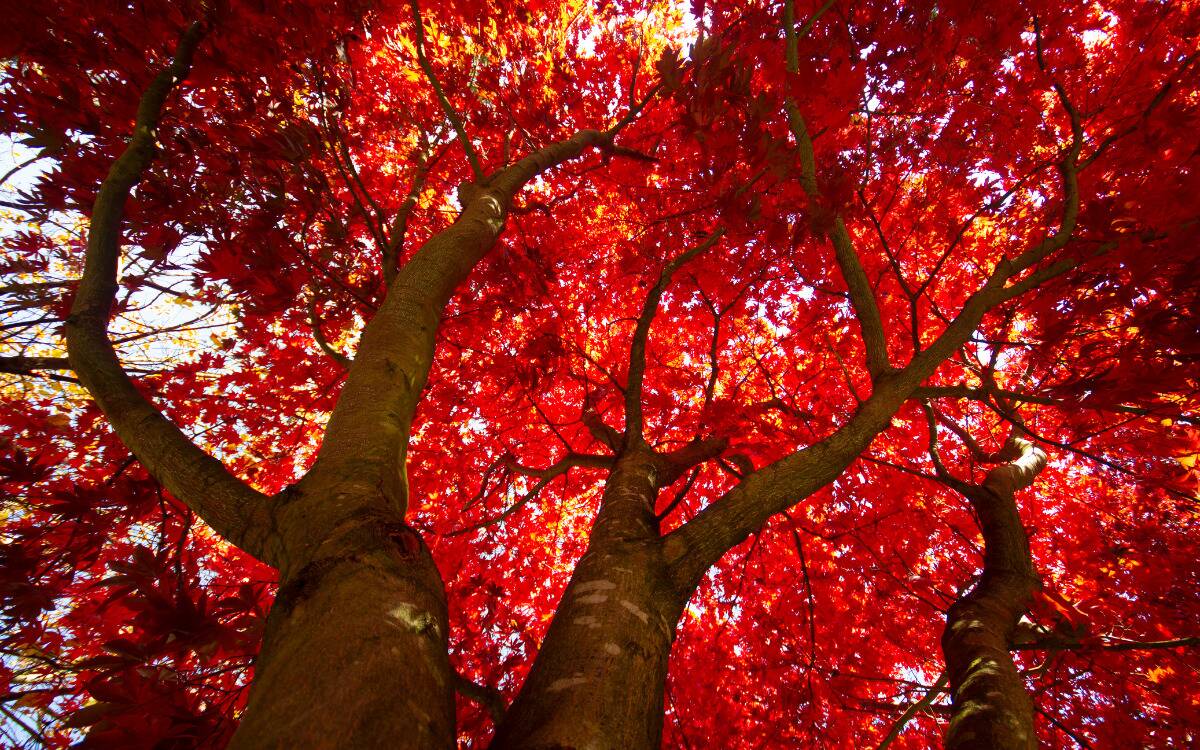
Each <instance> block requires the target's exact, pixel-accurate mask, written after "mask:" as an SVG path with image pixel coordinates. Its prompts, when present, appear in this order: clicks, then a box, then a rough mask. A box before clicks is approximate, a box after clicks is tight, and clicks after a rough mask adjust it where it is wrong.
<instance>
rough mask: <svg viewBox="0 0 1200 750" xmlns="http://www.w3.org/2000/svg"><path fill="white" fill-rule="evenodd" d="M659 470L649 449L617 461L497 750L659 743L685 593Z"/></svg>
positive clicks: (626, 749) (625, 748)
mask: <svg viewBox="0 0 1200 750" xmlns="http://www.w3.org/2000/svg"><path fill="white" fill-rule="evenodd" d="M660 477H661V465H660V464H659V463H658V462H656V460H655V458H654V457H653V456H651V455H649V454H648V453H647V452H633V453H630V454H629V455H627V456H625V457H623V458H622V459H621V460H620V462H619V463H618V465H617V468H616V469H615V470H614V472H613V474H612V476H611V477H610V478H609V481H608V484H607V486H606V487H605V493H604V500H603V504H602V506H601V510H600V514H599V515H598V516H597V519H596V525H595V529H594V531H593V534H592V538H591V542H590V544H589V545H588V550H587V552H586V553H585V554H584V556H583V557H582V558H581V559H580V561H579V564H578V565H577V566H576V568H575V572H574V574H573V576H572V577H571V582H570V583H569V584H568V585H567V590H566V592H565V593H564V594H563V598H562V601H561V602H560V604H559V606H558V609H557V611H556V612H555V615H554V620H553V622H551V624H550V630H549V632H548V633H547V634H546V639H545V641H544V642H543V643H542V646H541V650H540V651H539V653H538V657H537V660H536V661H535V662H534V666H533V669H532V671H531V672H530V673H529V677H528V678H527V679H526V681H525V684H524V685H523V686H522V688H521V692H520V694H519V695H518V696H517V699H516V700H515V701H514V702H513V705H512V707H511V708H510V709H509V711H508V713H507V715H506V716H505V719H504V721H503V722H502V724H501V725H500V727H499V728H498V729H497V733H496V738H495V740H494V741H493V743H492V748H493V749H494V750H510V749H515V748H521V749H522V750H538V749H544V750H550V749H551V748H556V749H560V750H562V749H565V748H581V749H582V748H588V749H589V750H591V749H593V748H594V749H596V750H601V749H603V748H613V750H617V749H618V748H619V749H621V750H637V749H639V748H642V749H646V750H649V749H651V748H655V749H656V748H658V747H659V745H660V744H661V741H662V719H663V691H664V686H665V684H666V675H667V663H668V658H669V656H670V652H671V643H672V641H673V640H674V633H675V624H676V622H677V621H678V619H679V615H680V613H681V612H682V609H683V605H684V604H685V603H686V601H687V599H686V597H680V595H679V593H678V592H677V591H676V590H675V589H674V588H673V587H672V585H671V583H670V580H669V576H668V575H667V574H666V568H665V565H664V563H663V557H662V544H661V540H660V539H659V535H658V523H657V521H656V520H655V518H654V500H655V499H656V498H657V494H658V482H659V480H660Z"/></svg>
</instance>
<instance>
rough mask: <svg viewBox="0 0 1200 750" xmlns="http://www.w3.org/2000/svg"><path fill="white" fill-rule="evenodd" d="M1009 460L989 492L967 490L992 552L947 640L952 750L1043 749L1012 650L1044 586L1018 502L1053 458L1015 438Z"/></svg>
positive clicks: (987, 485)
mask: <svg viewBox="0 0 1200 750" xmlns="http://www.w3.org/2000/svg"><path fill="white" fill-rule="evenodd" d="M1005 453H1006V457H1007V458H1009V459H1011V461H1010V462H1009V463H1006V464H1004V465H1002V466H999V467H997V468H995V469H992V470H991V471H990V472H988V475H987V478H986V479H985V480H984V482H983V484H982V485H980V486H974V485H967V486H964V487H962V488H961V489H962V490H963V491H964V492H965V493H966V494H967V497H968V499H969V500H970V501H971V505H972V507H973V508H974V509H975V515H976V517H977V518H978V520H979V527H980V530H981V531H982V533H983V538H984V544H985V548H984V568H983V575H982V577H981V579H980V582H979V584H978V585H977V586H976V587H975V588H974V589H972V590H971V591H970V592H968V593H967V594H965V595H963V596H962V597H960V598H959V600H958V601H957V602H955V603H954V605H953V606H951V608H950V611H949V613H948V614H947V616H946V629H945V631H944V633H943V634H942V652H943V653H944V654H945V657H946V669H947V670H948V671H949V673H950V687H951V691H952V696H953V704H954V713H953V717H952V719H951V721H950V728H949V730H948V732H947V734H946V747H947V748H948V750H967V749H968V748H970V749H971V750H1001V749H1002V748H1003V749H1004V750H1025V749H1029V750H1032V748H1035V747H1037V735H1036V733H1035V731H1034V726H1033V703H1032V701H1031V700H1030V698H1029V695H1028V693H1026V691H1025V684H1024V680H1023V679H1022V677H1021V675H1020V673H1019V672H1018V671H1017V667H1016V664H1014V663H1013V660H1012V654H1011V652H1010V650H1009V645H1010V643H1011V642H1012V635H1013V631H1014V630H1015V629H1016V627H1017V623H1018V621H1019V620H1020V619H1021V615H1023V614H1024V613H1025V611H1026V610H1027V609H1028V607H1029V604H1030V600H1031V598H1032V596H1033V593H1034V592H1035V591H1036V590H1037V587H1038V579H1037V575H1036V574H1035V573H1034V569H1033V560H1032V558H1031V556H1030V554H1029V542H1028V539H1027V537H1026V535H1025V529H1024V527H1023V526H1022V525H1021V517H1020V514H1019V513H1018V512H1017V503H1016V499H1015V496H1016V492H1017V490H1019V489H1022V488H1024V487H1027V486H1029V485H1030V484H1031V483H1032V482H1033V479H1034V477H1035V476H1037V474H1038V472H1040V471H1041V470H1042V468H1043V467H1044V466H1045V464H1046V455H1045V454H1044V453H1043V452H1042V451H1040V450H1038V449H1037V448H1035V447H1033V445H1032V444H1031V443H1029V442H1028V441H1025V440H1022V439H1020V438H1010V440H1009V441H1008V445H1007V446H1006V447H1005Z"/></svg>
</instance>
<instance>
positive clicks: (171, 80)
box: [66, 23, 270, 561]
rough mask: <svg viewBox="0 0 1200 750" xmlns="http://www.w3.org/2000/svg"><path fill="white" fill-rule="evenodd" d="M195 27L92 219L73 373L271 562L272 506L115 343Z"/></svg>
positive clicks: (234, 535) (129, 440) (207, 513)
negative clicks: (164, 118)
mask: <svg viewBox="0 0 1200 750" xmlns="http://www.w3.org/2000/svg"><path fill="white" fill-rule="evenodd" d="M203 33H204V31H203V26H202V25H201V24H200V23H193V24H192V25H191V26H190V27H189V28H188V29H187V31H186V32H185V33H184V34H183V36H182V38H181V39H180V41H179V45H178V47H177V49H176V52H175V57H174V59H173V60H172V61H171V64H170V65H168V66H167V67H166V68H165V69H164V70H162V71H161V72H160V73H159V74H158V75H157V76H155V77H154V80H153V81H152V82H151V83H150V85H149V86H148V87H147V88H146V90H145V92H144V93H143V94H142V97H141V101H140V102H139V104H138V111H137V119H136V122H135V124H134V132H133V136H132V137H131V138H130V140H129V142H128V144H127V145H126V147H125V149H124V151H122V152H121V155H120V156H119V157H117V159H116V161H114V162H113V164H112V166H111V167H110V169H109V171H108V175H107V176H106V177H105V178H104V181H103V182H102V183H101V185H100V190H99V192H98V193H97V195H96V201H95V204H94V205H93V207H92V213H91V228H90V230H89V232H88V242H87V251H86V254H85V256H84V271H83V278H82V279H81V280H80V282H79V288H78V291H77V292H76V294H75V299H74V303H73V305H72V307H71V313H70V315H69V316H68V317H67V321H66V337H67V350H68V353H69V358H70V362H71V366H72V367H73V368H74V369H75V372H76V373H77V374H78V376H79V379H80V381H81V382H82V383H83V384H84V387H86V388H87V390H88V392H89V393H90V394H91V395H92V398H94V399H95V400H96V403H97V405H99V407H100V409H101V410H102V411H103V412H104V414H105V416H106V417H108V420H109V422H110V423H111V424H112V426H113V429H114V430H115V431H116V433H117V435H118V436H119V437H120V438H121V440H122V441H123V442H124V443H125V445H126V446H127V447H128V448H129V450H130V451H131V452H132V453H133V454H134V455H135V456H137V458H138V460H139V461H141V463H142V464H143V465H144V466H145V467H146V469H147V470H148V471H149V472H150V473H151V474H152V475H153V476H154V477H155V479H157V480H158V481H159V482H161V483H162V484H163V486H165V487H166V488H167V489H168V490H170V492H171V493H172V494H173V495H175V496H176V497H178V498H179V499H180V500H182V501H183V502H184V503H186V504H187V505H188V507H189V508H191V509H192V510H194V511H195V512H196V514H197V515H198V516H200V518H202V519H203V520H204V521H205V522H206V523H208V524H209V525H210V526H212V527H213V529H214V530H216V532H217V533H218V534H220V535H222V536H223V537H225V538H226V539H228V540H229V541H231V542H233V543H234V544H237V545H238V546H240V547H242V548H244V549H246V550H247V551H248V552H250V553H251V554H254V555H256V556H258V557H260V558H263V559H266V560H268V561H270V554H269V552H268V550H267V539H265V538H264V536H263V535H265V534H266V533H268V532H267V530H268V529H269V524H267V523H266V518H267V516H268V515H269V508H268V505H267V498H266V496H264V495H263V494H262V493H259V492H257V491H256V490H254V489H252V488H250V487H249V486H247V485H246V484H244V483H243V482H242V481H241V480H240V479H238V478H237V477H235V476H233V475H232V474H230V473H229V471H228V470H227V469H226V468H225V467H224V466H223V465H222V464H221V463H220V462H219V461H217V460H216V459H214V458H213V457H211V456H209V455H208V454H207V453H205V452H204V451H202V450H200V449H199V448H198V447H197V446H196V445H195V444H193V443H192V442H191V441H190V440H189V439H188V438H187V437H186V436H185V435H184V434H183V433H182V432H181V431H180V430H179V428H177V427H176V426H175V425H174V424H172V423H171V422H170V421H169V420H168V419H167V418H166V417H164V416H163V415H162V414H161V413H160V412H159V411H158V409H157V408H155V406H154V405H153V404H151V403H150V402H149V401H148V400H147V399H146V398H145V397H144V396H143V395H142V394H141V392H140V391H139V390H138V389H137V387H136V386H134V384H133V382H132V381H131V380H130V379H129V376H128V375H127V374H126V373H125V371H124V370H123V369H122V367H121V364H120V361H119V360H118V359H117V355H116V352H115V351H114V349H113V346H112V342H111V341H110V340H109V337H108V319H109V315H110V313H111V310H112V306H113V302H114V299H115V297H116V292H117V264H118V261H119V258H120V254H121V224H122V221H123V218H124V206H125V201H126V200H127V199H128V197H129V193H130V190H131V189H132V188H133V186H134V185H135V184H137V183H138V181H140V180H141V178H142V176H143V173H144V172H145V170H146V168H147V167H148V166H149V164H150V162H151V161H152V160H153V158H154V154H155V150H156V146H155V142H156V138H157V133H156V128H157V126H158V120H159V116H160V114H161V112H162V108H163V105H164V103H165V101H166V99H167V96H168V95H169V94H170V93H171V91H172V90H173V89H174V88H175V86H176V85H177V84H178V83H179V82H180V81H182V80H183V79H184V77H185V76H186V75H187V73H188V71H189V69H190V67H191V60H192V55H193V53H194V52H195V50H196V47H197V46H198V45H199V43H200V39H201V37H202V36H203Z"/></svg>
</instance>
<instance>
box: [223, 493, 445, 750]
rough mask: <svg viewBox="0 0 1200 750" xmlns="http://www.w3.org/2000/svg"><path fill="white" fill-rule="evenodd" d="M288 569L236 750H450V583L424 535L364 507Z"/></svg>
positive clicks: (259, 660)
mask: <svg viewBox="0 0 1200 750" xmlns="http://www.w3.org/2000/svg"><path fill="white" fill-rule="evenodd" d="M281 572H282V575H283V580H282V582H281V585H280V588H279V594H278V596H277V598H276V602H275V606H274V607H273V608H272V610H271V615H270V618H269V620H268V624H267V631H266V634H265V637H264V640H263V646H262V651H261V652H260V656H259V659H258V662H257V664H256V666H255V676H254V683H253V686H252V688H251V693H250V700H249V704H248V706H247V708H246V714H245V717H244V718H243V720H242V723H241V725H240V727H239V728H238V731H237V734H236V735H235V736H234V738H233V741H232V743H231V744H230V747H231V748H233V749H234V750H240V749H242V748H300V747H303V748H342V747H353V748H413V749H414V750H415V749H416V748H450V747H453V746H454V736H455V734H454V672H453V670H452V668H451V666H450V662H449V658H448V656H447V646H448V644H447V632H448V624H447V612H446V605H445V599H444V595H443V585H442V580H441V577H440V575H439V574H438V571H437V568H436V566H435V565H434V563H433V559H432V557H431V556H430V554H429V550H428V549H427V548H426V547H425V545H424V544H423V543H422V542H421V539H420V536H419V535H418V534H417V533H416V532H415V531H414V530H413V529H411V528H409V527H408V526H406V525H405V524H404V523H403V522H402V521H400V520H399V518H398V517H397V516H394V515H390V514H387V513H386V511H385V512H365V513H364V514H363V515H362V516H361V517H359V518H354V519H350V520H349V521H348V522H347V523H346V524H344V526H343V528H341V529H335V530H334V531H333V533H331V534H330V537H329V539H328V540H327V541H326V542H325V543H324V544H322V545H320V547H319V548H318V552H317V554H316V555H315V556H314V557H313V558H312V559H311V560H309V561H308V562H306V563H304V564H303V565H302V566H300V567H299V568H298V569H294V570H284V571H281Z"/></svg>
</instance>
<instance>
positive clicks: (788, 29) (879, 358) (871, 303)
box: [783, 0, 891, 380]
mask: <svg viewBox="0 0 1200 750" xmlns="http://www.w3.org/2000/svg"><path fill="white" fill-rule="evenodd" d="M793 2H794V0H787V2H785V3H784V6H783V8H784V33H785V36H786V38H787V67H788V72H789V73H791V74H792V75H796V74H798V73H799V72H800V67H799V52H798V49H797V46H798V37H799V36H802V35H804V34H807V33H808V32H809V31H810V30H811V29H812V26H813V24H815V23H816V20H817V18H819V17H820V16H821V15H822V14H823V13H824V12H825V11H826V10H828V9H829V8H830V7H832V5H833V2H834V0H828V2H826V3H825V5H824V6H822V8H821V9H820V10H818V11H817V13H816V14H814V15H813V17H812V18H810V19H809V20H808V21H807V22H805V24H804V27H803V28H802V29H801V33H800V34H797V33H796V31H795V11H794V10H793V7H792V3H793ZM784 109H785V110H786V112H787V119H788V125H789V127H790V128H791V130H792V135H793V136H795V138H796V146H797V148H798V150H799V157H800V187H801V188H802V189H803V190H804V194H805V195H807V196H808V199H809V203H810V206H812V207H813V208H814V209H816V211H824V210H825V208H824V207H823V206H822V205H821V190H820V187H819V186H818V185H817V166H816V156H815V154H814V152H813V143H812V138H811V137H810V136H809V132H808V126H807V124H806V123H805V122H804V117H803V115H801V114H800V109H799V107H797V106H796V102H795V101H794V100H793V99H792V98H791V97H790V96H789V97H787V98H786V99H784ZM814 216H815V213H814ZM830 240H831V241H832V243H833V253H834V257H835V258H836V260H837V264H838V268H840V269H841V272H842V277H843V278H844V279H845V280H846V287H847V288H848V289H849V292H850V304H851V306H852V307H853V308H854V315H855V317H856V318H857V319H858V322H859V326H860V327H861V328H862V336H863V344H864V346H865V348H866V355H867V371H868V372H869V373H870V374H871V378H872V379H874V380H878V379H879V378H880V377H881V376H882V375H884V374H885V373H887V372H889V371H890V370H891V364H890V363H889V361H888V353H887V336H886V333H885V331H884V327H883V318H882V317H881V316H880V314H879V306H878V304H876V302H875V294H874V292H873V291H872V290H871V282H870V281H869V280H868V279H867V274H866V272H865V271H863V267H862V261H861V260H860V259H859V257H858V253H857V252H856V251H855V249H854V242H853V240H851V238H850V232H849V231H848V230H847V229H846V224H845V222H843V221H842V217H841V216H840V215H839V214H838V213H837V212H836V211H835V212H834V215H833V228H832V230H831V233H830Z"/></svg>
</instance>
